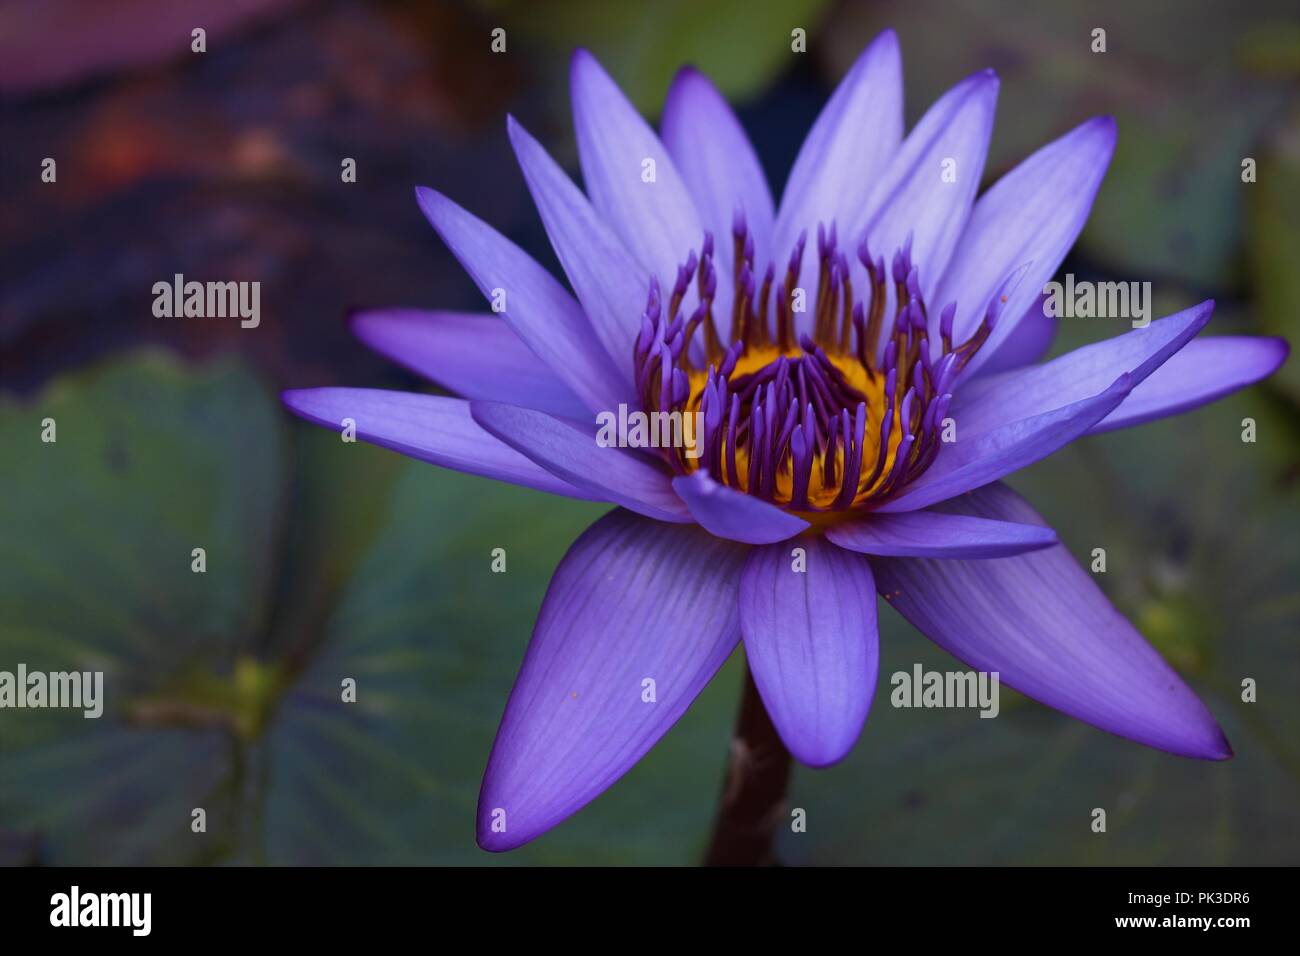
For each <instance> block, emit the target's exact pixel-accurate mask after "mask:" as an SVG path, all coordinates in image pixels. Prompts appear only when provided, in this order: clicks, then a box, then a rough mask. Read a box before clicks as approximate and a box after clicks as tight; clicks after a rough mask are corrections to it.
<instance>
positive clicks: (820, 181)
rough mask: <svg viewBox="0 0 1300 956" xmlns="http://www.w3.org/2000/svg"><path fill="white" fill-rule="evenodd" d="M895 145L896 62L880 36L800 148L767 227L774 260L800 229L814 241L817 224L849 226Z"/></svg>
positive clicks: (899, 105) (899, 127) (805, 279)
mask: <svg viewBox="0 0 1300 956" xmlns="http://www.w3.org/2000/svg"><path fill="white" fill-rule="evenodd" d="M902 139H903V60H902V55H901V54H900V53H899V49H898V35H897V34H896V33H894V31H893V30H885V31H884V32H883V33H881V34H880V35H879V36H878V37H876V38H875V39H874V40H872V41H871V44H870V45H869V46H868V47H867V48H866V50H864V51H863V52H862V55H861V56H859V57H858V59H857V62H855V63H854V64H853V67H852V68H851V69H850V70H849V72H848V73H847V74H846V75H845V77H844V79H843V80H841V81H840V85H839V86H838V87H836V89H835V92H834V94H833V95H832V96H831V98H830V100H829V101H828V102H827V103H826V106H825V107H823V108H822V111H821V114H820V115H819V116H818V117H817V122H815V123H814V124H813V127H812V129H811V130H810V131H809V132H808V136H807V138H806V139H804V142H803V146H802V147H800V149H799V155H798V157H797V158H796V159H795V161H794V166H793V168H792V169H791V170H790V179H789V181H788V182H787V183H786V187H785V191H784V192H783V193H782V194H781V205H780V208H779V211H778V212H777V216H776V224H775V226H774V227H773V244H774V245H773V250H774V255H776V256H777V257H778V261H779V257H781V256H786V255H789V254H790V249H792V248H793V247H794V243H795V239H797V238H798V236H799V233H800V232H801V231H803V230H804V229H807V230H808V231H809V235H816V232H817V224H818V223H819V222H825V223H827V224H829V223H830V222H831V221H832V220H836V221H843V222H845V223H846V224H847V223H848V222H850V221H853V220H855V219H856V218H857V217H858V216H859V214H860V213H861V212H862V207H863V205H864V204H865V203H866V201H867V197H868V196H869V195H870V193H871V190H872V188H873V187H874V186H875V185H876V183H877V181H878V180H879V179H880V176H881V175H882V174H883V173H884V170H885V168H886V166H887V165H888V163H889V160H890V158H891V157H892V156H893V155H894V153H895V151H896V150H897V149H898V144H899V143H900V142H901V141H902ZM845 238H846V239H847V238H849V237H848V236H845ZM854 241H856V238H855V240H854ZM813 258H814V257H812V256H805V258H804V266H803V271H802V272H801V274H800V275H801V278H800V285H801V286H802V287H803V288H805V289H809V290H815V289H816V288H817V286H816V282H815V279H814V278H813V277H815V276H816V274H817V271H816V270H817V265H816V263H815V262H812V261H811V260H812V259H813Z"/></svg>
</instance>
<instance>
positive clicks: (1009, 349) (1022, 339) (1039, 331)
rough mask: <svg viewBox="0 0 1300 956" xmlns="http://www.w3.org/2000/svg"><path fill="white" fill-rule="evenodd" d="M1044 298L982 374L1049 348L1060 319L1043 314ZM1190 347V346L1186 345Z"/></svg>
mask: <svg viewBox="0 0 1300 956" xmlns="http://www.w3.org/2000/svg"><path fill="white" fill-rule="evenodd" d="M1045 301H1046V296H1039V297H1038V300H1037V301H1036V302H1035V303H1034V304H1033V305H1031V306H1030V307H1029V309H1028V311H1026V312H1025V315H1024V317H1023V318H1022V319H1021V320H1020V321H1019V322H1018V323H1017V324H1016V327H1015V331H1013V332H1012V333H1011V334H1010V335H1008V336H1007V337H1006V338H1005V339H1004V340H1003V341H1002V344H1001V346H999V347H998V348H997V350H996V351H995V352H994V354H993V355H991V356H990V357H989V359H988V361H987V362H985V363H984V366H983V367H982V368H981V369H980V374H981V375H993V374H996V373H997V372H1007V371H1010V370H1011V369H1014V368H1023V367H1024V366H1026V365H1033V364H1035V363H1036V362H1040V361H1042V359H1043V356H1045V355H1046V354H1047V353H1048V352H1049V351H1050V350H1051V348H1052V343H1053V342H1054V341H1055V340H1056V332H1057V329H1058V328H1059V327H1060V324H1061V320H1060V319H1058V318H1057V317H1056V316H1054V315H1048V314H1047V313H1046V312H1044V311H1043V303H1044V302H1045ZM1189 344H1190V343H1189Z"/></svg>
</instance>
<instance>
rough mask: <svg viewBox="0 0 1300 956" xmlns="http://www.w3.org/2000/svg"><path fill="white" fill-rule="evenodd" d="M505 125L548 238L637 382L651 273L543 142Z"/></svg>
mask: <svg viewBox="0 0 1300 956" xmlns="http://www.w3.org/2000/svg"><path fill="white" fill-rule="evenodd" d="M506 125H507V128H508V130H509V133H510V142H511V144H512V145H513V146H514V149H515V156H516V157H517V158H518V160H519V167H520V169H522V170H523V173H524V179H526V180H527V181H528V190H529V192H531V193H532V195H533V201H534V202H535V203H536V204H537V211H538V212H539V213H540V214H541V217H542V223H543V224H544V225H545V226H546V234H547V235H548V236H550V239H551V245H552V246H553V247H554V248H555V254H556V255H557V256H559V259H560V265H561V266H562V267H563V268H564V273H565V275H567V276H568V277H569V282H570V283H572V284H573V291H574V292H576V293H577V294H578V299H579V301H580V302H582V307H583V309H585V310H586V313H587V318H588V320H589V321H590V323H591V327H592V330H593V331H595V333H596V335H597V337H598V338H599V339H600V341H601V342H602V343H603V344H604V346H605V350H606V351H607V352H608V353H609V356H610V358H611V359H612V360H613V362H614V365H615V367H616V368H617V369H618V370H619V372H620V373H621V374H622V375H623V376H624V378H626V379H627V380H628V381H629V382H630V381H633V380H634V376H633V369H632V352H633V345H634V344H635V341H636V336H637V333H638V332H639V331H640V330H641V314H642V312H644V311H645V305H646V296H647V294H648V292H649V290H650V276H649V273H647V272H646V271H645V269H643V268H641V265H640V263H638V262H637V261H636V260H635V259H634V258H632V254H631V253H630V252H628V251H627V247H626V246H624V245H623V242H622V241H621V240H620V239H619V238H618V236H616V235H615V234H614V233H613V231H612V230H611V229H610V228H609V226H607V225H606V224H605V222H604V221H603V220H602V219H601V218H600V217H599V216H598V215H596V210H595V209H593V208H592V206H591V203H590V202H588V201H587V197H586V196H584V195H583V194H582V190H580V189H579V188H578V187H577V186H575V185H574V184H573V181H572V180H570V179H569V177H568V176H566V175H565V174H564V170H562V169H560V167H559V165H557V164H556V162H555V160H553V159H551V157H550V156H549V155H547V153H546V150H545V149H543V148H542V145H541V143H539V142H537V140H535V139H533V137H532V136H531V135H530V134H529V132H528V131H527V130H526V129H524V128H523V127H522V126H520V125H519V124H518V123H517V122H515V119H514V117H513V116H512V117H510V118H509V119H508V121H507V124H506Z"/></svg>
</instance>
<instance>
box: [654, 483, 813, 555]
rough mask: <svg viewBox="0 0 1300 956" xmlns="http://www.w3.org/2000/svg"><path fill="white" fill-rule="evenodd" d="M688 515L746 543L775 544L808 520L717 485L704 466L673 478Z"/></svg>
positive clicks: (717, 531) (720, 533)
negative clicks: (687, 509)
mask: <svg viewBox="0 0 1300 956" xmlns="http://www.w3.org/2000/svg"><path fill="white" fill-rule="evenodd" d="M673 489H674V490H675V491H676V492H677V494H678V495H679V496H680V497H681V499H682V501H684V502H686V507H687V508H689V509H690V511H691V515H692V516H693V517H694V518H695V520H696V521H698V522H699V523H700V524H702V525H703V526H704V527H705V528H706V529H707V530H708V531H710V532H711V533H712V534H716V535H717V536H718V537H720V538H730V539H731V540H732V541H743V542H744V543H745V544H776V543H777V542H778V541H784V540H785V539H786V538H793V537H794V536H795V535H797V534H798V533H799V532H801V531H803V530H804V529H805V528H807V527H808V522H807V521H804V520H803V519H802V518H798V517H795V516H794V515H792V514H790V513H789V512H788V511H782V510H781V509H780V508H778V507H777V506H776V505H774V504H771V503H769V502H766V501H763V500H762V499H760V498H754V497H751V496H750V495H747V494H745V493H743V492H740V491H736V490H735V489H733V488H728V487H726V486H725V485H720V484H718V483H717V482H716V481H714V480H713V479H712V478H710V477H709V475H708V473H707V472H705V471H704V470H703V469H700V470H699V471H696V472H694V473H693V474H690V475H685V476H683V477H681V478H674V479H673Z"/></svg>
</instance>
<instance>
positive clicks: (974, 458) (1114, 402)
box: [876, 373, 1133, 512]
mask: <svg viewBox="0 0 1300 956" xmlns="http://www.w3.org/2000/svg"><path fill="white" fill-rule="evenodd" d="M1132 389H1133V378H1132V376H1131V375H1129V374H1127V373H1125V374H1124V375H1121V376H1120V377H1119V378H1118V379H1116V380H1115V382H1114V384H1112V385H1111V386H1110V387H1109V388H1107V389H1106V390H1105V391H1104V392H1102V393H1101V394H1099V395H1093V396H1091V397H1089V398H1085V399H1083V400H1082V401H1078V402H1075V403H1074V404H1072V405H1066V406H1064V407H1063V408H1056V409H1053V410H1051V411H1048V412H1043V413H1042V414H1040V415H1035V416H1033V417H1031V418H1025V419H1021V420H1019V421H1011V422H1006V423H1004V424H1002V425H1000V426H998V427H995V428H990V429H988V430H986V431H984V432H983V433H982V434H979V435H976V436H967V435H964V434H963V433H962V429H961V423H960V421H959V420H957V419H956V417H955V416H953V419H954V421H957V441H955V442H953V443H952V444H951V445H945V446H944V447H943V448H942V449H941V450H940V451H939V455H938V457H937V458H935V460H934V464H932V465H931V466H930V468H929V469H928V470H927V471H926V472H924V473H923V474H922V475H921V476H920V477H919V478H917V479H916V480H915V481H913V482H912V483H911V484H909V485H907V487H906V488H904V490H903V492H902V494H900V495H899V496H898V497H896V498H892V499H891V500H889V501H887V502H885V503H884V504H883V505H881V506H880V507H879V508H878V509H876V510H877V511H880V512H895V511H915V510H917V509H919V508H926V507H929V506H930V505H933V504H936V503H938V502H940V501H946V500H947V499H949V498H952V497H954V496H956V495H960V494H961V493H962V492H964V491H970V490H971V489H973V488H978V487H980V486H981V485H986V484H988V483H989V482H990V481H996V480H997V479H998V478H1001V477H1003V476H1004V475H1009V474H1011V473H1012V472H1013V471H1019V470H1020V469H1021V468H1024V467H1025V466H1026V465H1032V464H1033V463H1034V462H1036V461H1038V460H1040V459H1042V458H1046V457H1047V456H1048V455H1050V454H1052V452H1054V451H1057V450H1058V449H1061V448H1064V447H1065V446H1066V445H1068V444H1069V443H1070V442H1072V441H1074V440H1075V439H1076V438H1079V437H1080V436H1082V435H1085V434H1087V432H1088V429H1089V428H1091V427H1092V426H1093V425H1095V424H1097V422H1099V421H1101V420H1102V419H1103V418H1105V417H1106V416H1107V415H1109V414H1110V413H1111V412H1112V411H1114V410H1115V409H1116V408H1117V407H1118V406H1119V403H1120V402H1122V401H1123V400H1124V397H1125V396H1126V395H1128V393H1129V392H1130V391H1132Z"/></svg>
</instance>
